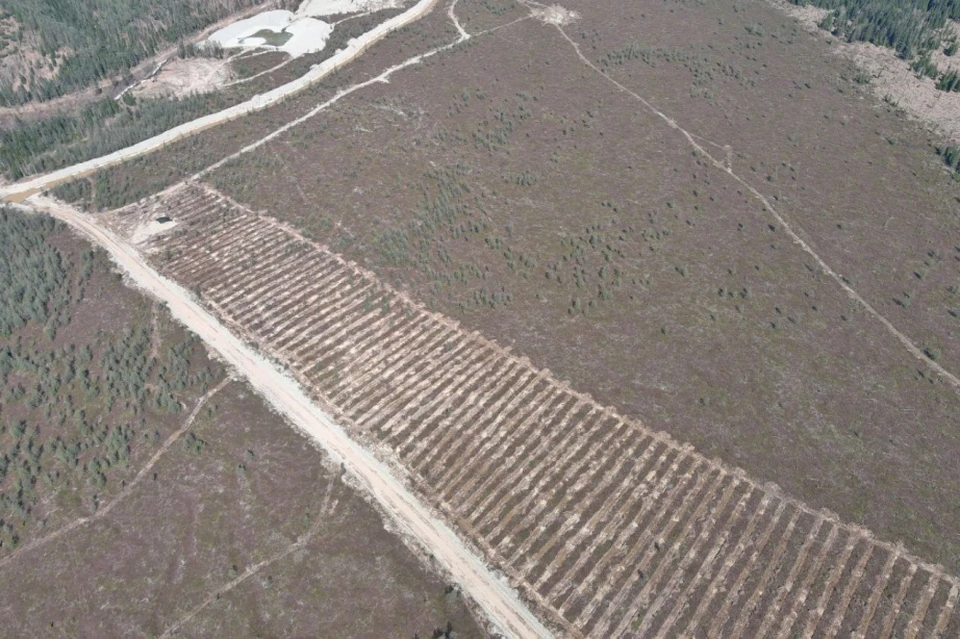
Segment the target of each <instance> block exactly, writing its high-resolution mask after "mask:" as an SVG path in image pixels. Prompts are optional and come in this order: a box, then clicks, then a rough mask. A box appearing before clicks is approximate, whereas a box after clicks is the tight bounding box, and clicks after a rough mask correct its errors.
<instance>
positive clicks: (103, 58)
mask: <svg viewBox="0 0 960 639" xmlns="http://www.w3.org/2000/svg"><path fill="white" fill-rule="evenodd" d="M262 2H263V0H0V105H2V106H17V105H22V104H26V103H28V102H30V101H33V100H39V101H43V100H50V99H53V98H57V97H60V96H62V95H65V94H68V93H70V92H72V91H76V90H78V89H83V88H86V87H89V86H92V85H94V84H97V83H98V82H100V81H102V80H107V79H110V78H115V77H117V76H123V75H125V73H126V72H127V71H128V70H129V69H131V68H133V67H134V66H136V65H137V64H138V63H140V62H141V61H143V60H144V59H146V58H149V57H150V56H152V55H153V54H155V53H156V52H157V51H159V50H161V49H163V48H166V47H169V46H172V45H175V44H176V43H177V42H178V41H181V40H182V39H184V38H186V37H188V36H190V35H193V34H195V33H196V32H197V31H199V30H201V29H203V28H204V27H206V26H208V25H210V24H212V23H214V22H216V21H218V20H220V19H222V18H225V17H227V16H229V15H230V14H232V13H234V12H236V11H239V10H241V9H244V8H246V7H249V6H253V5H258V4H261V3H262Z"/></svg>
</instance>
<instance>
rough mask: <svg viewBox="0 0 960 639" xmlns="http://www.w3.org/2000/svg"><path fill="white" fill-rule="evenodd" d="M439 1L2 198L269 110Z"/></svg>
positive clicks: (2, 192) (426, 0) (424, 2)
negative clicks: (240, 96)
mask: <svg viewBox="0 0 960 639" xmlns="http://www.w3.org/2000/svg"><path fill="white" fill-rule="evenodd" d="M436 4H437V0H420V1H419V2H417V4H415V5H414V6H412V7H410V8H409V9H407V10H406V11H404V12H403V13H401V14H400V15H398V16H394V17H393V18H390V19H389V20H387V21H385V22H382V23H381V24H379V25H377V26H376V27H375V28H373V29H371V30H370V31H368V32H366V33H364V34H363V35H362V36H360V37H359V38H354V39H353V40H350V42H349V43H347V46H345V47H344V48H343V49H341V50H340V51H338V52H337V53H336V54H335V55H333V56H331V57H330V58H327V59H326V60H324V61H323V62H322V63H320V64H318V65H317V66H315V67H313V68H312V69H311V70H310V71H309V72H307V73H306V74H304V75H302V76H300V77H299V78H297V79H296V80H294V81H292V82H288V83H287V84H284V85H283V86H279V87H277V88H276V89H273V90H271V91H267V92H266V93H261V94H260V95H256V96H254V97H252V98H250V99H249V100H247V101H246V102H242V103H240V104H237V105H234V106H232V107H230V108H228V109H224V110H223V111H220V112H218V113H211V114H210V115H205V116H203V117H202V118H197V119H196V120H193V121H191V122H187V123H185V124H181V125H180V126H177V127H174V128H172V129H170V130H168V131H164V132H163V133H161V134H160V135H157V136H154V137H152V138H149V139H147V140H144V141H142V142H140V143H138V144H134V145H133V146H130V147H127V148H125V149H120V150H119V151H114V152H113V153H109V154H107V155H104V156H101V157H99V158H95V159H93V160H88V161H87V162H81V163H80V164H75V165H73V166H70V167H66V168H64V169H60V170H59V171H53V172H52V173H47V174H46V175H42V176H39V177H35V178H31V179H28V180H24V181H22V182H18V183H16V184H9V185H5V186H3V187H0V200H4V201H12V202H17V201H22V200H23V199H24V198H25V197H26V196H29V195H32V194H34V193H39V192H40V191H42V190H45V189H48V188H50V187H52V186H55V185H57V184H60V183H62V182H65V181H67V180H70V179H73V178H77V177H81V176H84V175H89V174H90V173H92V172H94V171H96V170H97V169H102V168H104V167H107V166H111V165H113V164H118V163H120V162H124V161H126V160H129V159H131V158H134V157H137V156H140V155H144V154H146V153H149V152H151V151H155V150H156V149H159V148H160V147H162V146H164V145H166V144H170V143H172V142H176V141H177V140H180V139H182V138H185V137H189V136H191V135H194V134H196V133H199V132H200V131H203V130H205V129H209V128H210V127H212V126H216V125H218V124H222V123H224V122H227V121H229V120H232V119H234V118H238V117H241V116H244V115H247V114H249V113H253V112H254V111H260V110H262V109H265V108H267V107H269V106H271V105H273V104H276V103H278V102H280V101H281V100H283V99H285V98H287V97H288V96H290V95H293V94H295V93H298V92H300V91H302V90H304V89H306V88H307V87H309V86H311V85H313V84H316V83H317V82H319V81H320V80H322V79H323V78H325V77H326V76H328V75H330V74H331V73H333V72H334V71H336V70H337V69H339V68H340V67H342V66H343V65H345V64H349V63H350V62H351V61H352V60H354V59H355V58H357V57H358V56H360V55H362V54H363V52H364V51H366V50H367V48H368V47H369V46H370V45H372V44H374V43H375V42H377V41H379V40H381V39H382V38H384V37H385V36H387V35H388V34H390V33H392V32H393V31H396V30H397V29H400V28H401V27H405V26H406V25H408V24H410V23H412V22H415V21H416V20H419V19H420V18H422V17H423V16H425V15H427V14H428V13H430V11H431V10H432V9H433V7H434V6H435V5H436Z"/></svg>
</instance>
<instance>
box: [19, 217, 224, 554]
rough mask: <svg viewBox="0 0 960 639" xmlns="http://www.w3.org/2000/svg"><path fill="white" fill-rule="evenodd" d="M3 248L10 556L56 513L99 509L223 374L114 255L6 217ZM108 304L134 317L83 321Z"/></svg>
mask: <svg viewBox="0 0 960 639" xmlns="http://www.w3.org/2000/svg"><path fill="white" fill-rule="evenodd" d="M0 245H2V246H3V251H2V252H0V556H3V554H4V553H5V552H8V551H9V550H10V549H12V548H16V547H17V546H18V545H19V544H20V543H22V542H24V541H27V540H29V538H30V537H31V536H32V535H33V534H34V533H36V532H37V531H39V530H41V529H42V528H43V527H44V526H45V524H46V522H47V519H48V518H49V517H50V516H52V515H53V513H57V515H56V516H65V517H75V516H78V515H80V514H89V513H90V512H92V511H95V510H96V509H97V507H98V505H99V504H100V503H102V501H103V500H104V499H106V498H108V497H109V495H110V493H112V492H116V491H118V490H119V489H120V488H121V487H122V485H123V483H124V482H125V481H127V480H129V479H130V478H131V477H132V476H133V473H134V472H135V467H134V466H133V465H132V464H133V462H135V461H136V460H137V459H140V458H142V457H139V456H142V455H146V454H150V451H151V450H153V449H154V448H155V447H156V446H158V445H159V443H158V442H159V440H160V432H159V430H158V429H160V430H163V428H161V423H163V422H164V421H170V420H174V421H175V422H178V421H179V420H180V419H181V417H180V416H179V415H177V414H179V413H180V411H181V410H182V407H183V404H184V402H186V401H188V400H190V398H192V397H196V396H198V395H200V394H202V393H203V392H205V391H206V388H207V387H208V385H209V384H210V383H211V382H212V381H213V380H214V378H215V376H218V375H219V374H220V372H219V370H216V369H215V368H211V366H212V365H211V364H209V362H208V360H206V358H205V356H203V355H198V353H202V346H200V345H199V343H198V340H197V339H196V338H193V337H190V336H186V335H184V334H183V333H182V332H181V331H180V329H173V328H171V327H170V326H167V327H166V328H165V329H164V330H161V329H160V328H158V324H157V323H156V322H155V321H154V322H151V321H150V302H148V301H147V300H145V299H144V298H142V297H139V296H138V295H137V294H136V293H134V292H132V291H129V290H127V289H126V288H124V287H123V285H122V284H120V283H119V282H118V281H117V278H116V276H115V275H113V274H111V272H110V264H109V260H108V258H107V257H106V255H105V254H103V253H102V252H95V251H93V250H90V249H83V248H78V247H77V242H76V241H75V240H73V239H72V238H70V237H69V236H68V235H67V234H66V232H65V230H64V229H63V228H62V227H61V225H59V224H58V223H56V222H55V221H53V220H52V219H50V218H47V217H42V216H25V215H21V214H20V213H17V212H14V211H12V210H10V209H7V208H0ZM64 245H67V248H66V249H65V248H63V247H64ZM118 296H125V297H122V298H120V299H119V300H118V299H117V298H118ZM107 297H109V298H112V299H113V301H114V302H115V303H117V302H119V303H121V304H123V308H124V313H126V314H127V315H128V316H127V317H117V316H116V314H112V315H110V316H109V317H107V318H106V320H105V321H108V322H113V324H112V325H107V324H103V325H102V326H91V325H90V323H89V322H82V321H79V320H76V321H75V318H76V317H77V315H78V314H79V312H80V311H79V309H80V306H81V305H83V304H86V305H88V306H89V305H90V304H91V303H93V304H102V303H103V300H104V299H105V298H107ZM197 441H198V440H196V439H195V438H194V439H193V440H191V445H192V446H194V447H197V446H198V445H197Z"/></svg>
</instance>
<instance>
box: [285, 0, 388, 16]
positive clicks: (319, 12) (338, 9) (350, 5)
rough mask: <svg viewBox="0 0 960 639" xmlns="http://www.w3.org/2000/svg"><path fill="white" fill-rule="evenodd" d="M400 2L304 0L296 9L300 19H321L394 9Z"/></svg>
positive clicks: (383, 0)
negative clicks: (344, 14) (342, 14)
mask: <svg viewBox="0 0 960 639" xmlns="http://www.w3.org/2000/svg"><path fill="white" fill-rule="evenodd" d="M400 6H402V2H401V0H304V1H303V2H302V3H301V4H300V8H299V9H297V15H298V16H300V17H310V18H322V17H324V16H333V15H338V14H341V13H368V12H371V11H380V10H382V9H396V8H398V7H400Z"/></svg>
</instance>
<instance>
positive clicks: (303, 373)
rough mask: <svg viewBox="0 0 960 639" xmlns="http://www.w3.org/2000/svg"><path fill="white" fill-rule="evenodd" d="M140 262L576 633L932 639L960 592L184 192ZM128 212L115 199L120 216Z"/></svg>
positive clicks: (343, 268)
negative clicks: (315, 399)
mask: <svg viewBox="0 0 960 639" xmlns="http://www.w3.org/2000/svg"><path fill="white" fill-rule="evenodd" d="M136 207H146V208H141V209H137V210H134V211H132V212H133V213H137V212H139V214H140V215H141V217H137V218H135V219H144V217H143V216H144V215H145V214H148V213H149V214H154V213H156V212H159V211H169V213H170V215H171V217H173V218H174V219H175V220H176V221H177V222H178V224H179V227H175V228H174V229H173V230H171V231H170V232H168V233H164V234H162V235H159V236H155V237H153V238H150V239H149V240H146V241H145V242H144V243H143V246H144V247H145V248H146V249H147V250H148V251H149V253H150V255H151V259H152V260H154V262H155V263H156V265H157V268H158V269H160V270H162V271H164V272H165V273H167V274H169V275H170V276H172V277H174V278H176V279H178V280H180V281H182V282H183V283H184V284H185V285H187V286H190V287H194V290H195V291H197V292H199V294H200V295H201V297H202V298H203V299H205V300H207V301H208V302H210V304H211V306H212V307H214V308H215V309H217V312H219V313H220V314H221V316H222V317H223V318H224V321H226V322H228V323H229V324H230V325H231V326H233V327H235V328H236V329H237V330H240V331H241V332H243V333H245V337H247V338H248V339H252V340H255V341H257V342H258V343H259V344H260V345H261V346H262V347H263V348H264V349H265V351H266V352H268V353H270V354H272V355H274V356H276V357H278V358H279V359H280V361H283V362H284V363H285V364H286V365H288V366H289V368H290V369H291V370H292V371H293V372H294V374H295V377H296V379H297V380H298V381H300V382H302V383H303V384H305V385H306V386H308V387H309V388H310V389H311V390H314V391H316V392H317V393H318V394H319V396H320V397H322V398H323V399H324V401H326V402H327V403H328V404H329V405H330V406H331V408H332V410H333V411H334V412H335V414H337V415H339V417H340V419H342V420H343V423H344V424H345V426H347V427H349V428H355V429H359V430H362V431H364V432H366V433H368V434H369V436H370V437H372V438H373V439H374V440H376V441H377V442H379V444H381V445H382V446H383V450H384V451H387V452H388V453H389V454H390V455H391V458H392V459H394V460H395V461H396V463H399V464H401V465H402V466H403V467H404V468H405V470H406V471H407V472H409V473H410V475H411V477H414V478H416V479H415V480H414V482H415V483H416V484H417V485H418V486H419V487H420V489H421V490H422V492H423V495H424V497H425V498H426V499H428V500H429V501H431V502H432V503H433V505H434V506H436V507H437V508H438V509H440V510H441V511H443V512H445V513H449V514H450V515H451V517H452V518H453V519H454V520H455V521H456V522H457V523H459V524H460V525H461V526H462V531H461V532H462V533H463V534H465V535H467V536H469V537H471V539H472V541H473V542H474V543H476V544H477V546H478V547H479V548H482V549H484V551H485V552H487V553H488V554H489V557H488V558H489V559H490V560H491V561H492V562H493V563H494V564H496V566H497V567H498V568H499V569H501V570H503V571H504V572H505V574H507V575H508V576H509V577H510V578H511V579H512V580H513V581H514V583H516V584H517V586H518V587H519V588H520V589H521V590H523V591H524V592H525V593H526V595H527V596H528V598H529V600H530V601H533V602H535V603H536V605H538V606H541V607H542V609H543V612H544V613H545V614H546V616H547V617H549V618H552V619H554V620H556V621H558V623H561V625H563V626H565V627H569V628H574V629H576V633H581V634H582V635H583V636H589V637H603V638H604V639H605V638H606V637H618V636H626V635H634V634H636V635H638V636H675V635H680V636H703V635H706V636H709V637H719V636H777V637H784V638H785V637H791V636H804V637H809V636H825V637H836V636H856V637H874V636H877V637H885V636H891V635H897V636H921V635H923V636H926V635H931V636H938V635H942V636H949V634H950V632H951V630H952V629H954V628H957V626H958V624H960V621H958V619H957V617H958V615H957V614H956V606H957V600H958V593H960V585H958V581H957V580H956V578H954V577H952V576H950V575H947V574H944V573H943V571H942V570H941V569H939V568H938V567H935V566H928V565H926V564H923V563H922V562H920V561H919V560H917V559H915V558H911V557H909V556H907V555H906V554H905V553H904V552H903V551H902V549H899V548H896V547H894V546H891V545H889V544H884V543H881V542H878V541H876V540H874V539H873V538H872V537H871V536H870V535H869V533H866V532H865V531H863V530H862V529H859V528H856V527H852V526H846V525H844V524H843V523H841V522H838V521H837V520H836V519H835V518H834V517H833V516H832V515H829V514H825V513H820V512H817V511H815V510H813V509H811V508H808V507H807V506H805V505H804V504H801V503H798V502H796V501H793V500H790V499H788V498H786V497H784V496H782V495H781V494H779V492H778V491H777V489H776V488H775V487H768V486H764V485H760V484H758V483H756V482H754V481H752V480H751V479H750V478H749V477H747V476H746V475H745V474H744V473H743V472H742V471H738V470H735V469H728V468H726V467H725V466H724V465H723V464H722V463H720V462H717V461H714V460H709V459H705V458H704V457H702V456H700V455H698V454H697V453H696V452H694V451H693V450H692V449H691V448H690V447H688V446H683V445H681V444H678V443H677V442H674V441H672V440H671V439H670V438H669V437H667V436H665V435H663V434H661V433H656V432H652V431H650V430H648V429H647V428H645V427H644V426H643V425H642V424H640V423H638V422H636V421H635V420H631V419H627V418H624V417H622V416H620V415H618V414H617V413H616V412H615V411H613V410H611V409H609V408H606V407H604V406H601V405H599V404H597V402H595V401H594V400H593V399H592V398H590V397H588V396H585V395H582V394H579V393H577V392H576V391H575V390H573V389H570V388H569V387H568V386H567V385H565V384H564V383H562V382H561V381H559V380H557V379H556V378H555V377H554V376H553V375H552V374H551V373H550V372H549V371H547V370H541V369H538V368H536V367H535V366H534V365H533V364H532V363H531V362H529V361H528V360H526V359H523V358H518V357H516V356H514V355H512V354H511V353H510V352H509V350H508V349H503V348H501V347H500V346H499V345H497V344H495V343H493V342H491V341H489V340H487V339H485V338H484V337H483V336H481V335H478V334H476V333H468V332H467V331H464V330H463V329H461V328H460V327H459V326H458V325H457V324H456V323H455V322H453V321H451V320H449V319H448V318H446V317H443V316H440V315H437V314H433V313H429V312H427V311H425V310H423V309H422V308H421V307H419V306H418V305H417V304H415V303H414V302H412V301H410V300H409V299H407V298H406V296H405V295H404V294H403V293H401V292H397V291H395V290H392V289H391V288H390V287H388V286H385V285H384V284H382V283H381V282H380V281H378V280H377V278H376V277H374V276H373V275H372V274H370V273H368V272H366V271H364V270H363V269H362V268H360V267H358V266H356V265H353V264H351V263H349V262H346V261H344V260H343V259H342V258H341V257H340V256H338V255H336V254H334V253H332V252H330V251H328V250H327V249H326V248H324V247H321V246H318V245H316V244H314V243H312V242H311V241H310V240H308V239H306V238H304V237H303V236H301V235H299V234H297V233H296V232H295V231H293V230H291V229H289V228H287V227H286V226H284V225H282V224H280V223H278V222H276V221H275V220H272V219H270V218H267V217H265V216H262V215H260V214H257V213H255V212H253V211H250V210H247V209H244V208H242V207H239V206H238V205H236V204H235V203H233V202H231V201H229V200H228V199H227V198H225V197H219V196H217V195H216V194H215V193H214V192H212V191H211V190H209V189H205V188H203V187H199V186H197V185H196V184H187V185H184V186H181V187H177V188H174V189H172V190H170V191H169V192H167V193H166V194H164V195H163V196H162V197H161V198H159V199H158V200H153V201H150V202H148V203H140V204H138V205H134V209H136ZM128 212H129V211H128Z"/></svg>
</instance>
